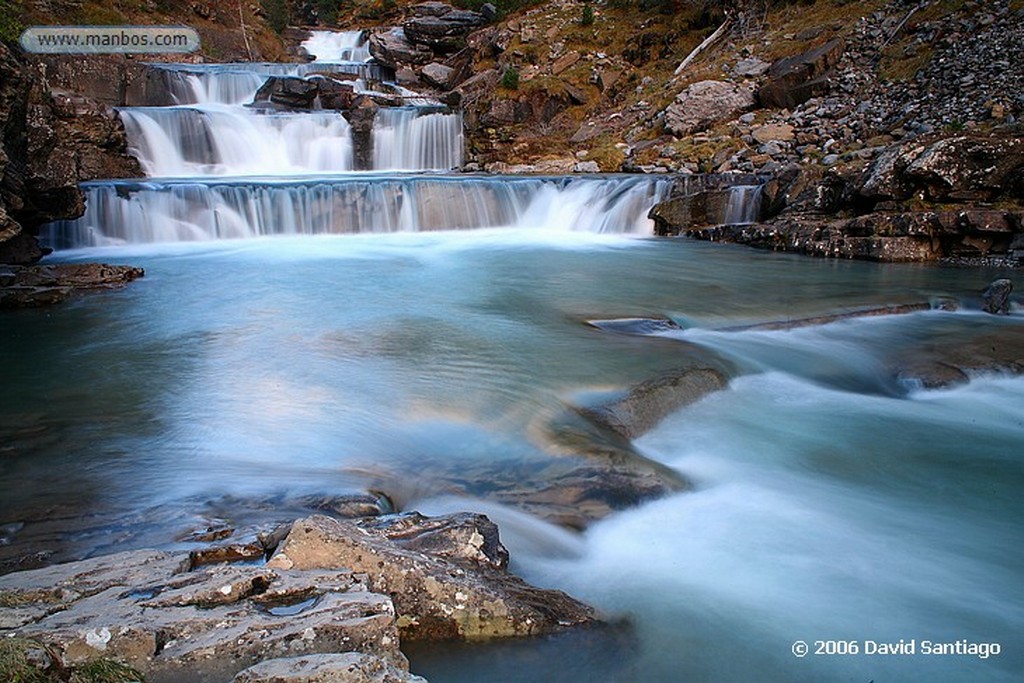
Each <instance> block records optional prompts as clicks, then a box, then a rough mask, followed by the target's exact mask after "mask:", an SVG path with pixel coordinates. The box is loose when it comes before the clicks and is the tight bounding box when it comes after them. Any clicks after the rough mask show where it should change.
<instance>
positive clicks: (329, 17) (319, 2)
mask: <svg viewBox="0 0 1024 683" xmlns="http://www.w3.org/2000/svg"><path fill="white" fill-rule="evenodd" d="M340 5H341V3H340V2H339V0H316V16H317V18H318V19H319V20H320V25H321V26H328V25H330V24H333V23H334V22H336V21H337V20H338V9H339V7H340Z"/></svg>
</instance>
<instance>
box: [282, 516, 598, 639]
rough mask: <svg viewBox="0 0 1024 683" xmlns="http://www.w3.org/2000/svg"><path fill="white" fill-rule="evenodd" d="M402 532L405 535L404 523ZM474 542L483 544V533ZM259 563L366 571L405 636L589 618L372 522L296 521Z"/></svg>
mask: <svg viewBox="0 0 1024 683" xmlns="http://www.w3.org/2000/svg"><path fill="white" fill-rule="evenodd" d="M402 534H406V535H413V534H412V530H411V529H409V528H405V529H403V531H402ZM471 538H472V534H471ZM477 543H478V547H482V546H483V545H485V544H486V541H485V539H484V534H482V533H481V534H480V538H479V540H478V542H477ZM267 567H268V568H271V569H277V568H280V569H285V568H291V569H313V568H331V567H348V568H350V569H352V570H353V571H356V572H366V573H367V575H368V580H369V584H370V587H371V588H372V589H375V590H379V591H381V592H384V593H386V594H388V595H390V596H391V599H392V600H393V601H394V604H395V608H396V610H397V614H398V625H399V628H400V630H401V633H402V636H403V637H408V638H412V639H449V638H459V639H470V640H479V639H486V638H496V637H507V636H519V635H535V634H540V633H547V632H551V631H556V630H559V629H562V628H565V627H568V626H572V625H578V624H586V623H591V622H593V621H594V620H595V619H596V615H595V614H594V612H593V610H591V609H590V608H589V607H587V606H585V605H583V604H582V603H579V602H577V601H576V600H573V599H572V598H570V597H569V596H567V595H565V594H564V593H561V592H559V591H551V590H544V589H538V588H534V587H532V586H529V585H528V584H526V583H525V582H524V581H522V580H521V579H519V578H517V577H514V576H510V575H509V574H507V573H505V572H504V571H502V570H499V569H497V568H495V567H494V566H492V565H491V564H480V563H477V562H474V561H469V560H465V559H458V560H456V559H449V558H444V557H435V556H428V555H425V554H423V553H420V552H417V551H415V550H412V549H410V548H404V547H402V546H401V545H400V544H398V543H397V542H395V541H393V540H391V539H389V538H387V537H386V534H385V535H382V534H381V533H380V528H379V527H378V528H377V529H375V530H372V531H371V530H367V529H363V528H361V527H360V526H359V525H357V524H356V523H354V522H351V521H347V520H337V519H332V518H329V517H324V516H321V515H314V516H313V517H309V518H307V519H303V520H299V521H297V522H296V523H295V524H294V525H293V526H292V531H291V533H289V534H288V537H287V538H286V539H285V541H284V543H283V544H282V546H281V548H280V549H279V550H278V552H277V554H276V555H274V557H272V558H271V559H270V561H269V562H268V563H267Z"/></svg>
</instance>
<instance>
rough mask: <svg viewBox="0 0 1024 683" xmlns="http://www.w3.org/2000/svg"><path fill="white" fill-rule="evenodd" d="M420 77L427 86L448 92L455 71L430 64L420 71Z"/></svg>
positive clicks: (433, 63) (448, 67)
mask: <svg viewBox="0 0 1024 683" xmlns="http://www.w3.org/2000/svg"><path fill="white" fill-rule="evenodd" d="M420 76H421V77H422V78H423V80H424V81H426V82H427V83H428V84H430V85H432V86H434V87H436V88H440V89H441V90H448V89H450V88H451V87H452V80H453V78H454V76H455V69H453V68H451V67H450V66H445V65H444V64H438V63H437V62H431V63H430V64H427V65H426V66H425V67H423V68H422V69H420Z"/></svg>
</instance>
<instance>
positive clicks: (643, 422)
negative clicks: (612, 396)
mask: <svg viewBox="0 0 1024 683" xmlns="http://www.w3.org/2000/svg"><path fill="white" fill-rule="evenodd" d="M726 384H727V380H726V378H725V376H724V375H723V374H722V373H721V372H719V371H718V370H715V369H713V368H686V369H682V370H678V371H675V372H670V373H665V374H663V375H661V376H660V377H656V378H654V379H650V380H647V381H646V382H642V383H641V384H638V385H637V386H635V387H633V388H631V389H630V390H629V391H628V392H627V393H626V395H625V396H623V397H621V398H619V399H617V400H615V401H612V402H609V403H606V404H604V405H600V406H596V407H586V408H580V409H579V410H580V413H581V414H582V415H584V416H585V417H587V418H589V419H591V420H593V421H595V422H597V423H599V424H602V425H605V426H607V427H608V428H610V429H611V430H613V431H615V432H617V433H618V434H621V435H622V436H623V437H625V438H627V439H633V438H636V437H637V436H640V435H641V434H643V433H644V432H646V431H648V430H650V429H651V428H652V427H654V426H655V425H656V424H658V422H660V421H661V420H662V419H663V418H664V417H665V416H666V415H668V414H669V413H672V412H675V411H676V410H679V409H680V408H682V407H684V406H687V405H689V404H691V403H693V402H695V401H698V400H700V399H701V398H703V397H704V396H706V395H707V394H709V393H711V392H713V391H718V390H720V389H724V388H725V385H726Z"/></svg>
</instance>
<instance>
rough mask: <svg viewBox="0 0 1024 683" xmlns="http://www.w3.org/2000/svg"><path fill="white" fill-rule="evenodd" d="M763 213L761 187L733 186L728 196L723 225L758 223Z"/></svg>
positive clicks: (729, 189)
mask: <svg viewBox="0 0 1024 683" xmlns="http://www.w3.org/2000/svg"><path fill="white" fill-rule="evenodd" d="M760 212H761V186H760V185H733V186H732V187H730V188H728V195H727V196H726V204H725V215H724V216H723V217H722V224H723V225H750V224H751V223H756V222H757V219H758V216H759V215H760Z"/></svg>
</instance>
